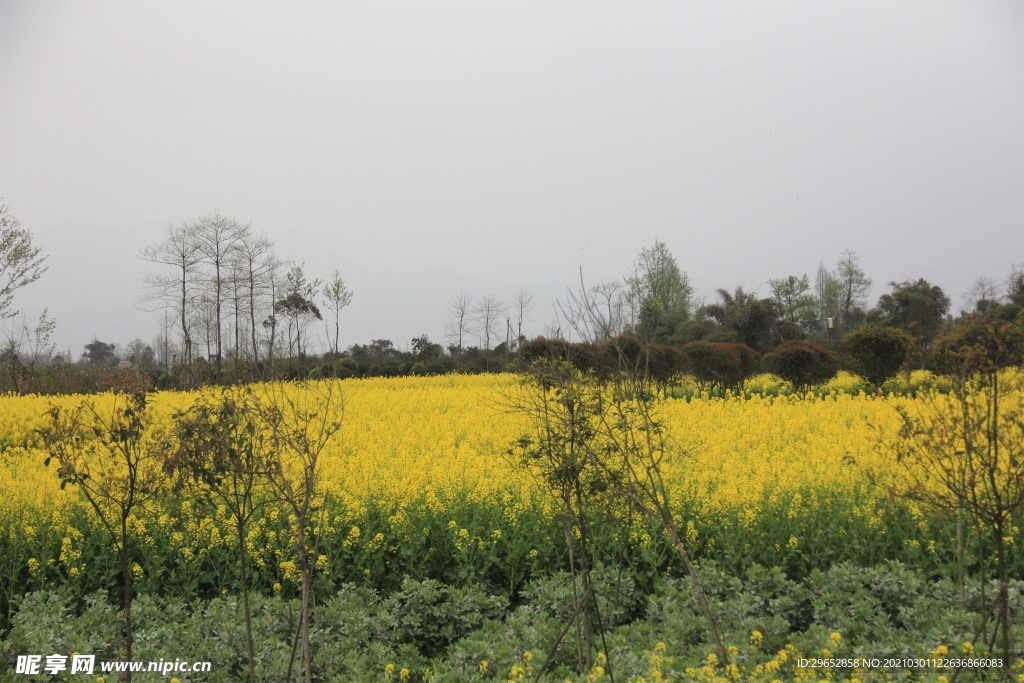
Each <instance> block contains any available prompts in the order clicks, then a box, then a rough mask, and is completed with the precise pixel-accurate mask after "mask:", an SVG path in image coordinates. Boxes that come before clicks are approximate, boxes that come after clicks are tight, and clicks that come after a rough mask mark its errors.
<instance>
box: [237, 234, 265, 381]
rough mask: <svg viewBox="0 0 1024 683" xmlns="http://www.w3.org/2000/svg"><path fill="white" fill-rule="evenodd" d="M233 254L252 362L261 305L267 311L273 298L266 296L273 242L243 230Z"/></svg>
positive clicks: (256, 353)
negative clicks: (238, 268)
mask: <svg viewBox="0 0 1024 683" xmlns="http://www.w3.org/2000/svg"><path fill="white" fill-rule="evenodd" d="M236 254H237V258H238V260H239V261H240V262H241V266H242V277H243V279H244V285H243V288H242V289H243V292H244V296H245V303H246V305H247V307H248V322H249V334H250V336H251V339H250V341H251V342H252V347H251V352H252V360H253V363H259V360H260V348H259V347H260V345H259V339H258V327H259V324H260V322H261V320H263V319H264V318H265V316H264V315H263V313H264V308H263V307H264V305H265V306H266V310H267V311H269V310H270V309H271V308H272V307H273V299H270V298H269V296H268V293H269V289H270V273H271V269H272V266H273V262H274V259H273V243H272V242H271V241H270V240H269V239H267V238H266V236H264V235H262V234H259V233H255V232H253V231H252V230H251V229H250V230H246V231H245V233H244V234H243V235H242V238H241V240H239V243H238V249H237V251H236Z"/></svg>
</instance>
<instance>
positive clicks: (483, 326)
mask: <svg viewBox="0 0 1024 683" xmlns="http://www.w3.org/2000/svg"><path fill="white" fill-rule="evenodd" d="M473 312H474V316H475V323H476V325H475V326H476V329H477V332H478V333H479V335H480V341H481V342H483V345H484V350H485V351H490V350H491V339H492V338H495V337H497V335H498V324H499V321H500V320H501V318H502V316H504V315H505V302H503V301H502V300H501V299H499V298H498V297H496V296H491V295H488V296H485V297H484V298H482V299H480V301H478V302H477V304H476V308H475V309H474V311H473Z"/></svg>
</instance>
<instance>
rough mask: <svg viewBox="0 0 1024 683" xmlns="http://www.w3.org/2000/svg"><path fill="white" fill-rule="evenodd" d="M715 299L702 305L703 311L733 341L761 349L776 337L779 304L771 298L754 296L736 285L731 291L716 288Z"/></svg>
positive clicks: (774, 341) (770, 346)
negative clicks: (714, 301) (725, 331)
mask: <svg viewBox="0 0 1024 683" xmlns="http://www.w3.org/2000/svg"><path fill="white" fill-rule="evenodd" d="M718 297H719V302H718V303H716V304H711V305H709V306H705V307H704V309H703V314H704V315H705V316H707V317H708V318H710V319H712V320H714V321H715V322H717V323H718V324H719V325H721V326H722V327H723V328H725V329H726V330H728V331H729V333H730V335H729V336H730V338H731V339H732V340H733V341H737V342H740V343H741V344H746V345H747V346H749V347H751V348H752V349H754V350H756V351H757V352H758V353H765V352H767V351H768V350H770V349H771V348H772V347H774V346H775V345H776V343H777V341H778V337H779V334H778V329H777V328H778V322H779V305H778V303H777V302H776V301H774V300H773V299H758V298H757V295H756V294H754V293H753V292H746V291H744V290H743V288H742V287H737V288H736V291H735V292H729V291H728V290H725V289H719V290H718Z"/></svg>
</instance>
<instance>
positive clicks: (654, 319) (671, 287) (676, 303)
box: [626, 240, 693, 342]
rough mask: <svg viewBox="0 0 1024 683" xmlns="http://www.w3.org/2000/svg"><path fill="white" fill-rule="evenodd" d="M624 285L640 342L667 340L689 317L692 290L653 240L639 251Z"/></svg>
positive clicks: (668, 254) (664, 249) (665, 250)
mask: <svg viewBox="0 0 1024 683" xmlns="http://www.w3.org/2000/svg"><path fill="white" fill-rule="evenodd" d="M626 283H627V285H628V286H629V300H630V301H631V302H632V306H633V308H634V310H636V311H637V312H638V322H637V333H638V334H639V336H640V337H641V338H642V339H644V340H646V341H649V342H664V341H668V340H669V339H670V338H671V337H672V335H673V334H674V332H675V329H676V327H678V326H679V325H680V324H681V323H683V322H685V321H686V320H687V319H688V318H689V317H690V312H691V311H690V309H691V307H692V298H693V287H692V286H691V285H690V279H689V277H687V275H686V273H684V272H683V271H682V270H680V268H679V264H678V263H677V262H676V259H675V257H674V256H673V255H672V252H670V251H669V249H668V247H667V246H666V245H665V243H664V242H661V241H659V240H655V242H654V246H652V247H650V248H646V247H645V248H644V249H642V250H641V251H640V255H639V256H638V257H637V260H636V262H635V263H634V265H633V273H632V275H630V276H629V277H628V278H626Z"/></svg>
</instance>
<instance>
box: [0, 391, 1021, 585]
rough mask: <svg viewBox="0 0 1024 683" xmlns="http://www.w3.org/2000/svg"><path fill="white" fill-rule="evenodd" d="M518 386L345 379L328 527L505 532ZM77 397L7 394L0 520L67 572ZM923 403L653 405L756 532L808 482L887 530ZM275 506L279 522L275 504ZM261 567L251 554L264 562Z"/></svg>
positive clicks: (198, 532) (197, 533)
mask: <svg viewBox="0 0 1024 683" xmlns="http://www.w3.org/2000/svg"><path fill="white" fill-rule="evenodd" d="M850 381H852V380H850V379H848V378H845V377H843V378H839V379H837V380H835V382H836V383H838V384H842V383H843V382H850ZM517 382H518V379H517V378H516V377H514V376H512V375H479V376H454V375H453V376H445V377H431V378H419V377H406V378H393V379H370V380H347V381H343V382H339V383H338V384H339V387H340V390H341V391H342V392H343V394H344V396H345V413H344V416H343V417H342V428H341V431H340V432H339V434H338V435H337V437H336V438H335V439H333V440H332V441H331V442H330V444H329V445H328V447H327V450H326V452H325V453H324V454H323V461H322V478H321V484H322V486H323V487H324V490H325V491H327V492H329V495H330V500H331V505H332V510H334V512H332V515H334V514H335V512H336V513H337V516H334V517H333V521H332V519H328V520H327V523H328V527H329V528H333V527H331V526H330V525H332V524H335V523H337V524H342V523H344V521H345V520H346V519H348V520H352V519H356V518H358V515H359V513H361V512H363V511H365V510H366V506H367V504H368V503H369V502H370V501H377V502H380V501H385V502H386V503H387V507H388V508H389V509H390V510H393V513H392V520H393V521H394V522H395V523H396V525H397V523H398V522H400V521H402V520H404V519H406V517H405V514H404V512H403V506H405V505H407V504H409V503H411V502H414V501H415V502H417V504H420V505H425V506H426V507H427V509H430V510H436V511H444V510H446V509H448V507H449V506H450V504H451V502H452V501H453V500H460V501H468V502H473V501H484V502H488V503H497V504H499V505H500V506H501V508H502V509H503V511H504V515H505V517H506V518H507V520H508V521H509V525H510V528H516V527H517V526H518V525H519V524H520V520H521V519H522V518H523V516H524V514H526V513H527V511H528V510H529V508H530V506H531V504H533V503H532V501H537V500H538V499H539V498H538V497H537V496H535V495H534V494H535V493H536V492H537V490H538V483H537V482H536V481H535V480H534V479H532V478H530V477H529V476H528V475H527V474H525V473H522V472H520V471H517V470H516V469H515V468H514V467H513V466H512V465H510V464H509V463H508V462H507V461H506V459H505V458H504V457H503V455H502V454H503V453H505V452H506V451H507V449H508V448H509V446H510V444H512V443H513V442H514V441H515V440H516V439H517V438H518V437H520V436H521V435H522V434H523V433H524V432H526V431H528V430H527V429H526V425H525V423H524V422H523V420H524V418H523V416H521V415H519V414H516V413H515V412H514V411H513V410H512V409H511V408H510V406H509V404H510V399H508V397H509V396H512V395H513V394H514V390H515V387H516V386H517ZM280 390H283V391H290V392H302V391H307V392H310V394H309V396H315V391H314V390H313V389H309V388H306V389H303V388H301V385H294V386H293V385H287V386H285V387H284V388H283V389H280ZM217 391H218V390H214V389H207V390H203V392H193V393H159V394H154V396H153V398H152V400H151V405H152V406H153V409H154V414H155V416H156V417H155V419H156V422H157V427H158V429H167V428H169V426H170V424H171V420H172V415H173V414H174V412H175V411H180V410H184V409H187V408H188V407H189V406H190V405H191V404H192V402H193V401H194V400H195V399H196V398H197V395H198V393H208V394H209V395H211V396H212V395H215V393H216V392H217ZM257 391H258V389H257ZM309 396H307V398H309ZM940 399H941V397H939V399H934V400H940ZM81 400H82V399H81V397H58V398H46V397H36V396H27V397H17V396H3V397H0V445H3V447H4V450H3V451H2V452H0V524H3V525H4V528H6V529H9V530H10V533H12V534H13V535H14V536H15V537H16V538H17V537H20V538H22V539H24V540H26V541H30V540H31V539H32V537H33V535H34V534H36V533H37V531H36V529H37V526H38V525H39V523H40V520H44V519H45V520H46V526H47V527H48V528H49V529H55V530H58V532H60V536H58V539H60V538H63V542H60V541H58V543H59V545H60V546H61V549H60V563H61V564H62V565H63V566H65V567H66V568H67V569H68V570H71V569H73V568H75V567H77V566H78V564H79V563H80V562H79V561H80V542H81V539H80V538H78V537H76V536H75V535H74V534H73V533H70V531H63V532H61V531H60V530H61V529H67V528H69V523H67V522H66V520H67V518H68V517H69V516H70V515H69V514H66V513H67V512H68V507H69V506H74V507H75V508H76V509H77V513H78V514H80V515H85V516H86V517H87V518H90V517H91V515H92V513H91V512H90V511H89V510H88V509H87V508H86V507H85V506H84V505H83V504H82V503H81V500H80V498H79V497H78V496H77V494H76V492H75V491H74V486H69V487H67V489H66V490H61V488H60V487H59V481H58V477H57V472H56V469H57V468H56V467H55V466H53V465H51V466H50V467H49V468H47V467H44V466H43V461H44V459H45V457H46V454H45V453H44V452H43V451H41V450H40V448H39V446H40V444H39V443H38V436H37V430H38V429H39V428H40V427H42V426H43V425H44V423H45V421H46V411H47V409H48V407H49V406H50V405H52V404H58V405H61V406H63V407H65V408H69V409H70V408H73V407H75V406H77V405H78V404H79V403H80V402H81ZM89 400H90V401H92V403H93V404H94V405H95V406H96V409H97V412H98V413H100V414H101V415H102V414H105V413H106V414H110V412H111V411H112V410H113V407H114V405H115V402H116V401H118V400H122V401H123V399H118V398H117V397H115V396H113V395H110V394H107V395H100V396H95V397H91V398H90V399H89ZM915 400H917V399H913V398H909V397H899V396H894V397H878V396H868V395H866V394H859V395H848V394H834V395H829V396H826V397H824V398H822V397H819V396H816V395H812V394H807V395H799V394H796V395H789V396H781V397H757V396H754V397H752V398H744V397H739V396H734V397H728V398H701V399H694V400H690V401H687V400H682V399H672V398H668V399H666V400H665V401H663V403H662V405H661V406H660V408H659V411H658V419H659V420H662V422H663V424H664V425H665V426H666V428H667V431H668V434H669V435H670V445H671V451H670V452H669V453H668V454H667V457H666V458H665V460H664V461H663V468H664V472H663V473H664V475H665V480H666V482H668V485H669V487H670V490H671V493H672V494H673V496H674V497H675V500H681V499H684V498H685V499H686V500H688V501H691V504H693V503H694V502H695V506H694V509H696V510H698V512H699V513H700V514H707V515H712V516H717V515H719V514H721V513H724V512H730V513H735V514H736V515H737V516H738V518H739V519H741V520H744V521H745V522H746V523H748V524H750V525H753V524H755V523H756V522H757V520H758V518H759V512H760V510H761V509H762V508H763V507H764V506H765V505H773V504H784V505H786V506H788V512H789V514H790V515H791V516H794V517H799V516H801V515H802V514H804V512H805V510H806V509H807V508H808V507H809V506H812V505H813V504H814V503H813V501H810V500H807V499H806V494H807V492H808V491H809V490H814V489H824V488H827V489H829V490H840V491H850V492H854V491H856V492H860V493H861V494H862V495H859V496H858V498H857V500H859V501H861V503H860V504H859V505H860V506H861V507H860V508H859V509H857V510H854V511H853V512H854V513H855V514H859V515H862V516H863V517H864V518H865V519H867V520H869V521H870V523H871V524H872V525H877V524H881V521H880V519H879V518H878V514H879V513H878V510H877V509H876V506H875V505H874V504H873V502H872V498H871V495H864V492H865V491H867V490H868V488H869V487H868V486H867V481H868V473H869V472H873V473H876V474H878V473H883V474H882V475H881V476H884V473H885V472H887V471H892V470H893V468H891V467H887V464H888V462H887V458H890V457H891V456H890V455H889V454H888V453H886V452H885V449H884V448H880V447H879V439H880V438H885V435H886V434H889V435H890V437H889V438H895V434H896V433H897V430H898V427H899V424H900V423H899V416H898V414H897V412H896V407H897V406H911V405H912V404H913V402H914V401H915ZM1017 400H1019V398H1018V399H1017ZM339 417H341V416H339ZM877 495H881V494H877ZM267 514H268V515H270V516H271V518H273V515H276V514H278V512H277V511H276V510H269V511H268V513H267ZM50 515H53V518H52V520H51V519H49V517H50ZM61 515H64V516H63V517H62V516H61ZM147 515H150V516H148V517H147ZM160 515H164V516H163V517H162V518H161V517H160ZM181 516H182V521H183V522H184V526H183V527H182V528H181V530H179V531H175V533H174V536H173V538H172V539H171V542H172V544H174V545H175V546H176V547H177V548H178V549H179V551H180V552H181V553H182V554H183V555H185V556H186V557H187V558H191V557H200V556H202V554H203V553H204V552H205V551H206V550H207V549H210V548H214V547H218V546H221V547H227V546H229V545H230V544H232V543H233V542H234V541H233V536H232V526H231V519H230V515H229V513H228V511H227V510H224V509H222V510H219V511H218V514H217V515H216V517H215V518H211V517H204V518H201V519H199V518H193V517H190V516H189V512H188V501H187V500H185V501H183V502H182V508H181ZM93 522H97V520H95V519H94V520H93ZM166 522H167V518H166V511H165V510H160V509H153V510H152V511H149V512H145V511H144V514H142V515H140V516H139V517H138V518H133V520H132V525H133V527H132V532H133V535H134V536H135V537H137V538H140V539H141V540H142V542H143V543H147V542H149V541H147V539H148V538H150V536H151V535H152V534H154V533H159V532H160V530H161V529H166V528H167V526H168V525H167V523H166ZM452 527H453V529H452V530H453V533H454V534H455V535H456V541H457V543H458V544H459V546H460V547H462V546H466V547H468V546H470V545H471V544H476V545H481V546H482V545H484V544H485V542H486V543H491V544H493V543H498V542H499V541H500V540H502V536H501V532H500V531H498V530H495V531H493V533H491V534H489V535H490V538H487V537H483V538H477V537H472V538H471V537H470V536H469V532H467V531H466V530H464V529H462V528H460V527H459V526H458V525H456V523H455V522H454V521H453V522H452ZM410 532H411V530H409V529H406V530H404V531H403V533H406V534H408V533H410ZM341 533H344V531H342V532H341ZM417 533H418V532H417ZM272 535H273V537H272ZM360 535H361V532H360V529H359V527H358V526H351V527H350V528H349V530H348V533H347V536H346V540H345V541H344V543H345V545H346V546H349V547H352V548H355V547H360V548H361V547H363V546H366V547H367V548H368V549H370V550H372V549H375V548H377V547H380V546H382V545H383V544H384V543H385V539H384V537H383V536H381V535H379V534H378V535H376V536H374V537H372V538H370V539H363V538H360ZM685 537H686V540H687V542H689V543H693V542H696V541H697V540H698V532H697V528H696V527H695V526H694V525H693V524H692V523H688V524H687V525H686V528H685ZM712 540H713V539H712ZM284 542H286V539H278V538H277V534H276V532H274V531H273V530H271V529H269V528H267V527H265V526H264V525H261V524H260V522H259V521H257V522H256V524H255V525H254V526H253V527H252V528H251V529H250V530H249V536H248V538H247V544H248V545H249V547H250V551H251V552H253V555H254V557H256V556H257V555H258V553H256V552H255V551H256V550H257V549H258V547H264V548H266V547H270V548H274V547H280V545H281V544H282V543H284ZM788 547H789V549H791V550H797V549H800V548H801V544H800V540H799V539H798V538H797V537H795V536H794V537H792V538H790V539H789V542H788ZM26 560H27V558H26ZM261 561H262V560H261V559H260V558H259V557H256V559H255V562H256V563H257V564H259V563H260V562H261ZM321 569H323V567H321ZM282 578H283V579H284V580H286V581H287V580H290V579H291V572H290V570H289V568H288V567H287V565H282Z"/></svg>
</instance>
